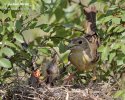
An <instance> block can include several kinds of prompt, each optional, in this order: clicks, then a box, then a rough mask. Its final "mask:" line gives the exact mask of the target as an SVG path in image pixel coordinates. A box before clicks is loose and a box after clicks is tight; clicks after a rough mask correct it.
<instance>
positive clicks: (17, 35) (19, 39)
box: [14, 33, 24, 43]
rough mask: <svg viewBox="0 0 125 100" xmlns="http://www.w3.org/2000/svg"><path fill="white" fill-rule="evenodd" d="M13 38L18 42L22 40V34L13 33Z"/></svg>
mask: <svg viewBox="0 0 125 100" xmlns="http://www.w3.org/2000/svg"><path fill="white" fill-rule="evenodd" d="M14 38H15V39H16V40H17V41H19V42H20V43H23V42H24V40H23V37H22V35H20V34H19V33H14Z"/></svg>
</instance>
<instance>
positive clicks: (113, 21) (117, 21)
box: [112, 17, 121, 24]
mask: <svg viewBox="0 0 125 100" xmlns="http://www.w3.org/2000/svg"><path fill="white" fill-rule="evenodd" d="M120 21H121V19H120V18H117V17H113V18H112V23H114V24H120Z"/></svg>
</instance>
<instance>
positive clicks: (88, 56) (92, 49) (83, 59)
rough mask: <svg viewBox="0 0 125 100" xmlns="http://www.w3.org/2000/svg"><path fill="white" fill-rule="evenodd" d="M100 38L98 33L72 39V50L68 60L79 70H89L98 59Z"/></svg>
mask: <svg viewBox="0 0 125 100" xmlns="http://www.w3.org/2000/svg"><path fill="white" fill-rule="evenodd" d="M97 48H98V38H97V37H96V34H94V35H92V36H91V35H87V36H82V37H76V38H74V39H72V40H71V42H70V44H69V49H70V50H71V52H70V54H69V56H68V60H69V61H70V62H71V64H73V65H74V66H75V67H76V68H77V69H78V70H79V71H87V70H89V69H91V68H93V67H94V64H95V62H96V61H97V60H98V58H99V56H98V52H97Z"/></svg>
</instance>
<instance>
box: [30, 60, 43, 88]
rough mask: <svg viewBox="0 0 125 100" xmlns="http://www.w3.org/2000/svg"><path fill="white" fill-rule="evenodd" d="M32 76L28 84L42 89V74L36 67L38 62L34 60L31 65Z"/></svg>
mask: <svg viewBox="0 0 125 100" xmlns="http://www.w3.org/2000/svg"><path fill="white" fill-rule="evenodd" d="M31 66H32V68H31V76H30V78H29V79H28V84H29V85H30V86H32V87H34V88H37V87H40V84H41V82H40V76H41V72H40V70H39V68H38V67H37V66H36V62H35V60H34V59H32V64H31Z"/></svg>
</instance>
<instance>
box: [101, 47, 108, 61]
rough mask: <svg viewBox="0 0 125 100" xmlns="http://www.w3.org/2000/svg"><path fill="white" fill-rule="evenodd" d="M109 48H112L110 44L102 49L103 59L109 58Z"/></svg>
mask: <svg viewBox="0 0 125 100" xmlns="http://www.w3.org/2000/svg"><path fill="white" fill-rule="evenodd" d="M109 50H110V49H109V47H108V46H106V47H104V48H103V50H102V55H101V59H102V60H103V61H105V60H108V54H109Z"/></svg>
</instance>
